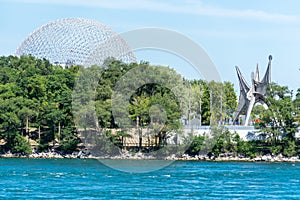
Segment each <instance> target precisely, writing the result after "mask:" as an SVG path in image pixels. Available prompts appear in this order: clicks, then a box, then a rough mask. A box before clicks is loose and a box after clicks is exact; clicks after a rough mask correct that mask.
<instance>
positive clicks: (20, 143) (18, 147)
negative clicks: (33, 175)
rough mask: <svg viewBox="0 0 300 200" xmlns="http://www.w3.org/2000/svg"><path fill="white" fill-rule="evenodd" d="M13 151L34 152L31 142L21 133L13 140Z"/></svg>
mask: <svg viewBox="0 0 300 200" xmlns="http://www.w3.org/2000/svg"><path fill="white" fill-rule="evenodd" d="M13 143H14V145H13V152H14V153H26V154H29V153H31V152H32V150H31V148H30V144H29V142H28V141H27V140H26V139H25V138H24V137H23V136H22V135H20V134H17V135H16V136H15V138H14V140H13Z"/></svg>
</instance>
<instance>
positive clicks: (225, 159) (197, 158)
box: [0, 152, 300, 162]
mask: <svg viewBox="0 0 300 200" xmlns="http://www.w3.org/2000/svg"><path fill="white" fill-rule="evenodd" d="M0 158H33V159H38V158H42V159H48V158H49V159H53V158H54V159H64V158H66V159H120V160H124V159H128V160H155V159H158V158H155V157H151V156H147V155H145V154H142V153H136V154H134V155H131V154H122V155H119V156H114V157H110V156H101V157H97V156H93V155H91V154H89V155H86V154H84V153H83V152H78V153H73V154H60V153H58V152H47V153H45V152H41V153H32V154H13V153H5V154H0ZM159 159H160V160H182V161H213V162H300V159H299V158H298V157H296V156H293V157H284V156H282V155H281V154H279V155H275V156H274V155H263V156H257V157H255V158H250V157H243V156H224V155H221V156H218V157H214V156H211V157H209V156H201V155H199V156H198V155H196V156H190V155H187V154H184V155H182V156H181V157H176V156H175V155H171V156H168V157H164V158H159Z"/></svg>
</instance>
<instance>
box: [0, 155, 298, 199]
mask: <svg viewBox="0 0 300 200" xmlns="http://www.w3.org/2000/svg"><path fill="white" fill-rule="evenodd" d="M299 180H300V163H299V164H298V163H295V164H293V163H237V162H219V163H217V162H192V161H188V162H184V161H177V162H175V163H173V164H172V165H170V166H169V167H166V168H163V169H161V170H157V171H153V172H149V173H137V174H136V173H125V172H121V171H116V170H113V169H111V168H109V167H106V166H105V165H103V164H101V163H100V162H99V161H97V160H80V159H74V160H69V159H57V160H55V159H0V199H218V198H221V199H254V198H255V199H266V198H268V199H271V198H272V199H283V198H285V199H286V198H293V199H300V182H299Z"/></svg>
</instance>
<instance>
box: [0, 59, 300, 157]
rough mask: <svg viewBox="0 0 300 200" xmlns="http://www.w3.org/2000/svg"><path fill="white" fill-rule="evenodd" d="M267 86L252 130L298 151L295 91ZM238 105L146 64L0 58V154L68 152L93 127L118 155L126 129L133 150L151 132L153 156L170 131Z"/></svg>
mask: <svg viewBox="0 0 300 200" xmlns="http://www.w3.org/2000/svg"><path fill="white" fill-rule="evenodd" d="M136 69H140V70H137V71H135V70H136ZM271 88H272V89H270V90H269V97H268V101H269V102H270V109H268V110H263V109H262V108H261V107H260V106H257V107H255V109H254V112H253V117H255V118H259V119H260V121H259V123H257V124H256V126H259V127H260V128H261V130H262V134H266V135H267V136H266V138H267V140H266V142H268V144H272V145H273V146H276V148H275V147H274V148H275V149H279V147H277V146H278V145H279V144H282V142H283V140H284V138H288V140H287V142H286V143H288V144H290V146H291V145H295V146H297V142H296V140H295V139H294V134H295V131H296V129H297V126H298V124H299V107H300V103H299V102H300V90H299V89H298V91H297V95H296V98H295V99H294V100H293V99H292V97H291V95H290V93H291V91H289V90H288V88H287V87H282V86H278V85H276V84H272V85H271ZM122 100H123V101H122ZM124 103H125V104H124ZM236 106H237V97H236V94H235V92H234V88H233V84H232V83H230V82H223V83H217V82H214V81H212V82H206V81H203V80H186V79H184V78H183V77H182V76H181V75H179V74H178V73H177V72H176V71H175V70H174V69H172V68H169V67H164V66H153V65H150V63H148V62H141V63H130V64H126V63H123V62H121V61H119V60H115V59H113V58H109V59H107V60H106V61H105V62H104V64H103V65H102V66H91V67H88V68H84V67H83V66H76V65H75V66H64V67H62V66H58V65H53V64H51V63H50V62H49V61H48V60H46V59H36V58H34V57H33V56H21V57H20V58H18V57H15V56H7V57H5V56H3V57H1V58H0V138H1V143H2V145H1V146H2V147H1V151H2V152H7V151H11V152H14V153H30V152H31V148H30V145H32V143H34V144H36V147H35V148H36V151H47V150H49V149H53V148H55V149H56V150H58V151H61V152H63V153H71V152H73V151H76V150H77V149H78V144H80V143H82V142H83V141H82V138H81V136H82V135H83V134H84V133H85V132H86V133H87V134H88V132H89V131H91V130H92V129H93V130H95V131H96V132H97V131H98V132H101V133H102V134H103V135H104V136H105V137H106V139H107V138H108V139H109V140H110V141H111V142H112V143H113V144H115V145H116V146H117V147H119V148H120V149H122V148H124V142H123V141H124V138H126V137H128V138H129V137H131V134H132V132H130V129H128V128H126V127H127V126H128V125H131V126H132V127H134V128H135V129H136V130H137V134H138V135H139V144H138V149H139V150H143V149H142V142H143V141H141V140H142V138H144V137H142V136H144V135H145V133H143V132H142V131H143V130H144V129H147V128H148V129H151V130H153V132H154V133H153V136H154V137H155V142H154V143H155V144H153V145H152V147H153V148H154V149H151V150H157V149H160V148H162V147H163V146H165V145H166V140H167V139H168V137H169V134H170V132H178V133H181V132H182V128H183V125H184V124H185V125H187V126H188V125H190V123H192V122H193V120H194V121H197V122H198V123H199V124H198V125H199V126H200V125H211V124H213V125H214V124H215V125H217V124H220V123H222V124H223V123H227V122H229V121H230V119H231V117H232V114H233V112H234V111H235V109H236ZM124 127H125V128H124ZM112 130H118V131H117V132H116V133H112ZM140 130H141V131H140ZM281 133H284V134H285V135H284V137H282V134H281ZM201 137H202V136H201ZM197 139H198V140H202V139H203V138H202V139H201V138H200V139H199V137H196V138H195V140H197ZM284 141H285V140H284ZM234 143H236V142H234ZM192 144H193V145H192V146H191V148H194V149H197V148H198V149H199V146H198V147H197V145H196V147H195V145H194V144H195V143H192ZM196 144H198V145H200V144H201V142H200V143H199V141H198V142H196ZM229 146H230V145H229ZM231 146H234V145H231ZM272 148H273V147H272ZM225 149H226V148H225ZM147 150H148V151H149V150H150V149H149V148H148V149H147ZM222 151H223V150H220V152H222ZM274 151H275V150H274ZM280 151H283V149H279V150H278V152H280ZM188 152H193V153H195V152H196V151H195V150H188Z"/></svg>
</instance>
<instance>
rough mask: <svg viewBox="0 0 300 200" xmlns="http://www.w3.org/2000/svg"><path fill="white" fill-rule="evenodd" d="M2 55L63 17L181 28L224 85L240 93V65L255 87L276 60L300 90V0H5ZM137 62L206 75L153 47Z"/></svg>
mask: <svg viewBox="0 0 300 200" xmlns="http://www.w3.org/2000/svg"><path fill="white" fill-rule="evenodd" d="M0 6H1V12H0V27H1V29H0V56H7V55H13V54H14V53H15V51H16V49H17V48H18V46H19V45H20V44H21V43H22V41H23V40H24V39H25V38H26V37H27V36H28V35H29V34H30V33H32V32H33V31H34V30H36V29H37V28H39V27H40V26H42V25H44V24H47V23H48V22H50V21H54V20H57V19H61V18H74V17H76V18H77V17H79V18H87V19H91V20H95V21H97V22H100V23H101V24H104V25H106V26H108V27H110V28H111V29H112V30H114V31H115V32H117V33H123V32H127V31H130V30H134V29H139V28H146V27H157V28H162V29H168V30H174V31H177V32H179V33H181V34H183V35H185V36H186V37H188V38H190V39H192V40H193V41H194V42H196V43H197V44H198V45H199V46H201V47H202V48H203V49H204V50H205V51H206V53H207V54H208V56H209V57H210V59H211V60H212V61H213V63H214V64H215V66H216V68H217V70H218V72H219V74H220V76H221V78H222V80H223V81H230V82H232V83H233V84H234V87H235V90H236V92H238V90H239V88H238V80H237V75H236V72H235V66H239V67H240V70H241V71H242V73H243V75H244V77H245V79H246V80H247V81H248V83H250V77H251V72H252V71H254V70H255V67H256V65H257V64H258V65H259V68H260V71H261V74H264V72H265V70H266V67H267V63H268V56H269V55H270V54H271V55H272V56H273V60H272V71H271V80H272V81H273V82H276V83H278V84H280V85H286V86H288V87H289V88H290V89H292V90H294V94H295V91H296V90H297V88H300V81H299V78H300V61H299V59H300V56H299V55H300V10H299V8H300V1H297V0H286V1H280V0H264V1H259V0H252V1H239V0H226V1H222V0H172V1H171V0H169V1H162V0H126V1H125V0H84V1H83V0H64V1H61V0H0ZM134 53H135V54H136V56H137V59H138V60H144V61H149V62H150V63H152V64H161V65H168V66H170V67H174V68H175V69H176V70H177V71H178V72H179V73H181V74H182V75H183V76H185V77H187V78H189V79H193V78H201V77H199V74H196V73H195V72H194V71H193V67H192V66H191V65H189V63H187V62H186V61H185V60H183V59H182V58H180V57H178V56H175V55H173V54H170V53H168V52H163V51H159V50H157V49H156V50H155V49H152V50H151V49H150V50H149V49H148V50H139V51H136V52H134Z"/></svg>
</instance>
